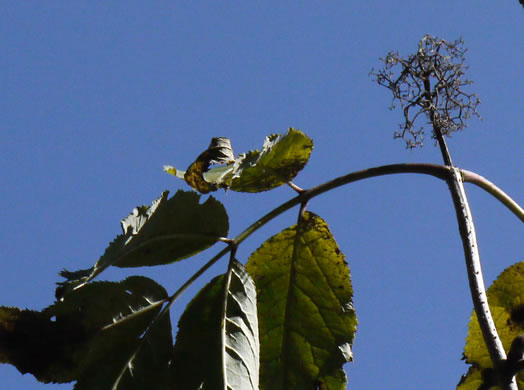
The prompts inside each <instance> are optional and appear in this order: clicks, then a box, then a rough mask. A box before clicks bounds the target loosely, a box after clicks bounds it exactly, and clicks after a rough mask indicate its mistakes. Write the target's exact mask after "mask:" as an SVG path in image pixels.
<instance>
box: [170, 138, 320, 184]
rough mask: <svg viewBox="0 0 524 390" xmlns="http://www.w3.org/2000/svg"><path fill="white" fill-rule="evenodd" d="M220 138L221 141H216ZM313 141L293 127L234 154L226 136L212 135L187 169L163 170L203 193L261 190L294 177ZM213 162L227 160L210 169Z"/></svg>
mask: <svg viewBox="0 0 524 390" xmlns="http://www.w3.org/2000/svg"><path fill="white" fill-rule="evenodd" d="M216 140H220V142H218V141H216ZM312 150H313V141H312V140H311V139H310V138H309V137H308V136H306V135H305V134H304V133H303V132H301V131H300V130H295V129H293V128H290V129H289V130H288V132H287V133H286V134H285V135H279V134H273V135H270V136H269V137H266V140H265V141H264V145H263V146H262V149H261V150H260V151H258V150H254V151H250V152H249V153H247V154H240V155H239V156H238V157H237V158H236V159H235V158H234V157H233V149H232V148H231V143H230V141H229V139H227V138H213V140H212V142H211V145H210V147H209V148H208V149H207V150H206V151H204V152H203V153H202V154H201V155H200V156H198V158H197V159H196V160H195V162H194V163H192V164H191V165H190V167H189V168H188V170H187V171H186V172H182V171H179V170H177V169H176V168H174V167H173V166H170V165H166V166H164V170H165V171H166V172H167V173H170V174H172V175H174V176H177V177H179V178H180V177H182V176H183V177H184V179H185V180H186V182H187V183H188V184H189V185H190V186H192V187H193V188H195V189H196V190H198V191H199V192H201V193H208V192H210V191H216V190H217V189H218V188H225V189H231V190H233V191H239V192H261V191H267V190H270V189H272V188H275V187H278V186H281V185H282V184H286V183H288V182H289V181H291V180H292V179H293V178H294V177H295V176H296V175H297V174H298V172H300V171H301V170H302V169H303V168H304V166H305V165H306V163H307V162H308V160H309V156H310V154H311V151H312ZM211 164H224V165H222V166H218V167H215V168H211V169H209V167H210V165H211Z"/></svg>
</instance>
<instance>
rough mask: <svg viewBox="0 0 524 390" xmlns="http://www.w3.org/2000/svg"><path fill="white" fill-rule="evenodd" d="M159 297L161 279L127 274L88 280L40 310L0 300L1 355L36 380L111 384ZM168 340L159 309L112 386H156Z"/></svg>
mask: <svg viewBox="0 0 524 390" xmlns="http://www.w3.org/2000/svg"><path fill="white" fill-rule="evenodd" d="M166 298H167V294H166V292H165V290H164V289H163V288H162V287H161V286H160V285H158V284H157V283H155V282H154V281H152V280H151V279H148V278H144V277H138V276H134V277H130V278H128V279H126V280H124V281H122V282H94V283H91V284H89V285H87V286H85V288H83V289H80V290H76V291H73V292H72V293H71V294H69V295H67V297H65V298H64V300H62V301H58V302H56V303H55V304H54V305H52V306H50V307H48V308H46V309H44V310H43V311H42V312H35V311H29V310H19V309H17V308H5V307H0V359H1V362H3V363H9V364H13V365H14V366H15V367H17V368H18V370H19V371H20V372H22V373H31V374H33V375H34V376H35V377H36V378H37V379H38V380H39V381H41V382H46V383H47V382H58V383H65V382H71V381H74V380H77V381H78V382H77V384H76V386H75V389H93V388H101V389H110V388H112V384H113V383H114V381H115V379H116V378H117V377H118V375H120V373H121V372H122V369H123V368H124V367H125V366H126V362H127V361H128V359H129V357H130V356H131V354H132V353H133V351H134V348H135V346H136V345H137V343H138V342H139V340H140V336H141V334H142V333H143V332H144V330H145V329H146V328H147V326H148V325H149V323H150V322H151V320H152V319H153V318H154V317H155V316H156V314H157V313H158V312H159V310H160V308H161V305H159V304H155V303H157V302H159V303H161V302H162V301H163V300H164V299H166ZM148 309H149V310H148ZM115 322H116V323H115ZM111 325H112V326H111ZM171 345H172V336H171V324H170V321H169V317H166V318H164V319H162V320H161V321H160V322H159V324H158V326H157V327H155V328H154V329H152V331H151V332H150V333H149V336H148V339H147V340H146V346H145V348H142V349H141V350H140V352H139V354H138V356H137V357H136V359H135V362H134V363H135V364H134V369H133V375H132V376H131V375H130V374H129V373H126V374H125V375H124V377H123V380H122V387H119V388H122V389H133V388H136V389H143V388H151V389H156V388H162V387H161V386H163V384H165V383H166V380H167V378H168V376H167V373H168V371H167V368H168V360H169V357H170V354H171ZM148 346H154V348H151V347H149V348H148ZM157 384H158V385H159V386H157ZM161 384H162V385H161Z"/></svg>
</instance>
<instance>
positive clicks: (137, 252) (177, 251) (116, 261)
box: [59, 191, 229, 295]
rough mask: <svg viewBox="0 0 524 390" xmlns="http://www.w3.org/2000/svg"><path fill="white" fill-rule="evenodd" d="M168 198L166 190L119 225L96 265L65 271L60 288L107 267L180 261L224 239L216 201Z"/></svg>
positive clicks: (185, 195)
mask: <svg viewBox="0 0 524 390" xmlns="http://www.w3.org/2000/svg"><path fill="white" fill-rule="evenodd" d="M167 196H168V191H165V192H164V193H162V196H161V197H159V198H158V199H156V200H155V201H153V203H152V204H151V206H149V207H146V206H140V207H137V208H135V209H134V210H133V212H132V213H131V214H130V215H129V216H128V217H126V218H125V219H123V220H122V221H121V226H122V230H123V234H121V235H119V236H118V237H116V239H115V240H114V241H113V242H112V243H111V244H110V245H109V246H108V247H107V249H106V250H105V253H104V254H103V255H102V257H100V259H99V260H98V261H97V262H96V264H95V265H94V267H93V268H92V269H90V270H84V271H78V272H76V273H74V272H68V271H63V272H62V273H61V275H62V276H63V277H65V278H67V279H68V281H67V282H65V283H62V285H67V284H68V283H69V282H71V281H73V282H74V283H73V285H74V284H75V281H76V284H77V285H78V284H79V283H82V284H85V283H87V282H89V281H90V280H92V279H93V278H94V277H96V276H97V275H98V274H100V273H101V272H102V271H104V270H105V269H106V268H107V267H109V266H111V265H114V266H117V267H141V266H154V265H162V264H168V263H172V262H175V261H179V260H182V259H185V258H187V257H190V256H193V255H194V254H196V253H198V252H200V251H203V250H204V249H206V248H209V247H210V246H211V245H213V244H214V243H215V242H217V240H218V239H219V238H220V237H225V236H227V233H228V230H229V222H228V217H227V213H226V211H225V209H224V206H222V204H221V203H220V202H219V201H217V200H216V199H215V198H213V197H209V198H208V199H207V200H206V201H205V202H204V203H203V204H200V203H199V199H200V195H198V194H197V193H196V192H192V191H191V192H186V191H178V192H177V193H176V194H175V195H174V196H173V197H172V198H171V199H168V198H167ZM75 278H80V279H75ZM66 287H67V286H66ZM63 288H64V287H61V289H63ZM59 295H61V294H59Z"/></svg>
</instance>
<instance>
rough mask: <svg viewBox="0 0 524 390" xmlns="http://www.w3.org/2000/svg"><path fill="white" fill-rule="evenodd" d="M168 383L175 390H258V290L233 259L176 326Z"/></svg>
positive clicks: (187, 309) (195, 299) (206, 287)
mask: <svg viewBox="0 0 524 390" xmlns="http://www.w3.org/2000/svg"><path fill="white" fill-rule="evenodd" d="M178 328H179V332H178V335H177V340H176V343H175V347H174V350H173V361H172V369H171V377H172V380H173V381H172V384H173V386H174V387H175V388H177V389H199V388H200V389H205V390H218V389H221V390H226V389H229V390H258V371H259V341H258V323H257V316H256V292H255V286H254V284H253V281H252V280H251V278H250V277H249V275H248V274H247V273H246V272H245V270H244V267H243V266H242V264H240V263H239V262H237V261H233V263H232V266H231V268H230V269H229V271H228V273H227V274H225V275H220V276H218V277H216V278H215V279H213V280H212V281H211V282H209V283H208V284H207V285H206V286H205V287H204V288H203V289H202V290H201V291H200V292H199V293H198V295H197V296H196V297H195V298H194V299H193V300H192V301H191V303H190V304H189V305H188V306H187V308H186V310H185V312H184V314H183V315H182V317H181V318H180V321H179V324H178Z"/></svg>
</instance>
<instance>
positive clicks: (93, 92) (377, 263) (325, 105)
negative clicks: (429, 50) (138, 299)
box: [0, 0, 524, 390]
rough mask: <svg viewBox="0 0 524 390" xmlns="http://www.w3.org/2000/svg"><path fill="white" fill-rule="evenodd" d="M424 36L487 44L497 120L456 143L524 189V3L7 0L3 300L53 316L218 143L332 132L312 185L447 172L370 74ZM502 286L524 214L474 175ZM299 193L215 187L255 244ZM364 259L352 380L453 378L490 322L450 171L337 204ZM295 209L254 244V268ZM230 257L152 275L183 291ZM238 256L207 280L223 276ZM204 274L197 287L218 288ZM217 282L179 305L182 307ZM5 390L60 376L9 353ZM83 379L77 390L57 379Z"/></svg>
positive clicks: (474, 201) (484, 68)
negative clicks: (483, 312) (268, 218)
mask: <svg viewBox="0 0 524 390" xmlns="http://www.w3.org/2000/svg"><path fill="white" fill-rule="evenodd" d="M424 34H433V35H437V36H439V37H442V38H445V39H448V40H454V39H456V38H458V37H461V36H462V37H463V39H464V41H465V44H466V46H467V47H468V48H469V52H468V54H467V63H468V65H470V70H469V77H470V78H471V79H473V80H474V81H475V84H474V86H473V88H474V90H475V91H476V92H477V93H478V94H479V96H480V98H481V100H482V105H481V106H480V107H479V111H480V113H481V115H482V116H483V118H484V119H483V120H482V121H478V120H472V121H471V123H470V127H469V128H467V129H466V130H465V131H464V132H463V133H460V134H456V135H455V136H454V137H453V138H452V139H451V140H450V141H449V147H450V149H451V152H452V155H453V159H454V162H455V164H457V165H458V166H460V167H462V168H466V169H469V170H473V171H476V172H478V173H479V174H481V175H484V176H486V177H487V178H489V179H490V180H491V181H493V182H495V183H496V184H498V185H499V186H500V187H502V188H503V189H504V190H505V191H506V192H507V193H508V194H510V195H512V196H513V197H514V198H515V199H516V200H517V201H519V202H520V203H521V204H522V203H523V202H524V184H523V183H524V180H523V176H524V169H523V165H524V164H523V163H524V158H523V153H522V151H523V149H524V141H523V137H522V123H523V119H524V111H523V106H524V104H523V98H522V93H523V88H524V73H523V72H522V70H523V64H524V54H523V53H524V10H523V9H522V6H521V5H520V4H519V3H518V1H517V0H506V1H472V0H466V1H451V0H442V1H438V2H436V1H427V0H420V1H416V2H415V1H412V2H411V1H395V2H390V1H379V2H356V1H351V2H349V1H323V2H321V1H301V2H286V1H266V2H245V1H225V2H212V1H197V2H191V1H150V2H137V1H129V2H127V1H126V2H124V1H113V2H102V1H48V2H43V1H24V2H20V1H16V2H15V1H3V2H1V12H0V36H1V37H2V39H1V40H0V53H1V57H2V59H1V62H0V64H1V65H0V69H1V71H0V118H1V120H0V129H1V139H2V141H1V143H0V164H1V165H0V168H1V169H0V175H1V176H0V179H1V182H2V184H3V190H2V191H1V195H0V199H1V201H0V261H1V272H0V275H1V276H0V297H1V300H0V305H7V306H18V307H22V308H26V307H27V308H33V309H42V308H44V307H45V306H47V305H49V304H51V303H52V301H53V297H54V287H55V286H54V283H55V282H56V281H58V280H60V279H59V278H58V276H57V272H58V271H60V270H61V269H62V268H64V267H65V268H68V269H71V270H75V269H80V268H87V267H89V266H91V265H92V264H93V263H94V262H95V261H96V260H97V258H98V257H99V256H100V255H101V254H102V253H103V251H104V249H105V247H106V245H107V244H108V243H109V242H110V241H111V240H112V239H113V238H114V236H115V235H117V234H119V233H120V225H119V221H120V219H121V218H123V217H125V216H127V214H128V213H129V212H130V211H131V210H132V209H133V208H134V207H135V206H136V205H138V204H144V203H146V204H148V203H150V202H151V201H152V200H153V199H154V198H155V197H157V196H159V195H160V193H161V192H162V191H163V190H165V189H169V190H171V191H173V192H174V191H176V189H178V188H183V189H188V187H187V186H186V185H185V183H183V182H182V181H180V180H177V179H175V178H173V177H171V176H168V175H166V174H164V173H163V172H162V166H163V165H164V164H172V165H175V166H177V167H180V168H186V167H187V165H189V164H190V163H191V162H192V161H193V159H194V158H195V157H196V156H197V155H198V154H199V153H200V152H201V151H202V150H203V149H204V148H206V147H207V145H208V143H209V141H210V139H211V137H214V136H226V137H229V138H231V139H232V142H233V147H234V149H235V151H236V153H241V152H246V151H248V150H249V149H254V148H259V147H260V146H261V145H262V142H263V140H264V137H265V136H266V135H268V134H269V133H272V132H285V131H286V129H287V128H288V127H289V126H293V127H295V128H300V129H302V130H303V131H304V132H306V133H307V134H308V135H309V136H310V137H312V138H313V140H314V142H315V149H314V151H313V154H312V156H311V159H310V162H309V163H308V165H307V166H306V168H305V169H304V170H303V172H302V173H301V174H300V175H299V176H298V177H297V179H296V180H295V182H296V183H297V184H298V185H300V186H302V187H311V186H314V185H317V184H320V183H322V182H324V181H326V180H328V179H331V178H334V177H336V176H338V175H341V174H344V173H348V172H351V171H354V170H358V169H362V168H366V167H371V166H377V165H382V164H390V163H399V162H432V163H440V162H441V160H440V154H439V151H438V149H437V148H435V147H434V146H433V143H432V141H431V140H429V139H428V140H427V142H426V146H425V147H424V148H423V149H418V150H415V151H407V150H405V149H404V145H403V143H402V142H401V141H398V140H397V141H394V140H393V139H392V134H393V131H394V130H395V129H396V126H397V123H398V122H399V121H400V113H399V112H397V111H393V112H390V111H389V110H388V105H389V103H390V96H389V94H388V91H386V90H385V89H384V88H381V87H379V86H377V85H375V84H373V83H372V82H371V81H370V79H369V77H368V72H369V71H370V69H371V68H372V67H373V66H375V67H376V66H378V65H379V62H378V57H380V56H383V55H385V54H386V53H387V52H388V51H389V50H392V49H393V50H398V51H399V52H400V53H401V54H403V55H406V54H409V53H411V52H413V51H414V50H416V48H417V42H418V40H419V39H420V38H421V37H422V36H423V35H424ZM467 190H468V195H469V196H470V201H471V206H472V211H473V214H474V218H475V221H476V223H477V229H478V232H477V234H478V238H479V242H480V251H481V257H482V260H483V266H484V270H485V278H486V281H487V283H488V284H489V283H491V281H492V280H493V279H494V278H495V277H496V276H497V275H498V274H499V273H500V272H501V271H502V270H503V269H504V268H506V267H508V266H509V265H511V264H513V263H515V262H517V261H519V260H523V257H522V254H523V252H524V251H523V250H524V242H523V240H522V237H523V226H522V223H521V222H520V221H519V220H518V219H517V218H516V217H515V216H513V215H512V214H511V213H510V212H509V211H507V210H506V209H505V208H504V207H503V206H501V205H500V204H499V203H497V202H496V201H494V200H493V199H492V198H490V196H488V195H487V194H485V193H483V192H482V191H480V190H479V189H477V188H474V187H472V186H470V185H468V186H467ZM292 196H294V193H293V192H292V191H291V190H290V189H289V188H287V187H286V188H281V189H278V190H275V191H272V192H271V193H267V194H259V195H250V194H237V193H232V192H229V193H227V194H224V193H223V192H220V193H216V197H217V198H218V199H219V200H221V201H222V202H223V203H224V204H225V206H226V208H227V210H228V212H229V215H230V225H231V229H230V235H231V236H235V235H236V234H238V233H239V232H240V231H242V230H243V229H244V228H245V227H246V226H247V225H248V224H250V223H251V222H252V221H254V220H255V219H256V218H258V217H260V216H262V215H263V214H265V213H266V212H267V211H269V210H270V209H272V208H273V207H275V206H276V205H278V204H280V203H281V202H283V201H285V200H287V199H288V198H290V197H292ZM309 209H310V210H311V211H314V212H315V213H317V214H319V215H320V216H322V217H323V218H324V219H326V221H327V222H328V223H329V225H330V227H331V229H332V231H333V233H334V235H335V237H336V239H337V241H338V243H339V244H340V246H341V249H342V250H343V252H344V253H345V254H346V256H347V260H348V262H349V264H350V267H351V271H352V279H353V283H354V288H355V306H356V309H357V314H358V316H359V319H360V326H359V329H358V333H357V336H356V340H355V345H354V354H355V362H354V363H351V364H348V365H347V366H346V368H347V372H348V376H349V386H348V388H350V389H366V390H375V389H377V390H378V389H381V390H382V389H384V388H387V389H420V388H425V389H428V390H441V389H449V388H454V386H455V384H456V383H457V382H458V380H459V378H460V375H461V374H462V373H464V372H465V371H466V365H465V364H464V363H463V362H461V360H460V358H461V353H462V349H463V345H464V343H463V341H464V338H465V336H466V330H467V323H468V320H469V316H470V313H471V308H472V305H471V298H470V296H469V290H468V287H467V281H466V273H465V267H464V260H463V252H462V246H461V242H460V240H459V236H458V229H457V224H456V220H455V214H454V211H453V208H452V203H451V200H450V196H449V194H448V192H447V189H446V186H445V184H444V183H442V182H440V181H438V180H436V179H433V178H429V177H421V176H407V175H404V176H399V175H397V176H390V177H383V178H378V179H373V180H369V181H366V182H359V183H356V184H353V185H350V186H346V187H344V188H343V189H338V190H336V191H333V192H332V193H329V194H327V195H325V196H323V197H320V198H317V199H315V200H314V201H312V202H311V203H310V205H309ZM295 220H296V210H295V211H291V212H289V213H287V214H285V215H284V216H282V217H281V218H280V219H278V220H277V221H275V222H273V223H271V224H269V225H268V226H266V227H265V228H264V229H262V230H261V231H260V232H259V233H258V234H256V235H254V236H252V237H251V238H250V239H249V240H247V241H246V242H245V243H244V244H243V245H242V246H241V248H240V250H239V252H238V258H239V259H240V260H242V261H245V260H246V259H247V257H248V256H249V254H250V253H251V252H252V251H253V250H254V249H255V248H256V247H257V246H258V245H260V244H261V243H262V242H263V241H264V240H265V239H266V238H267V237H269V236H270V235H273V234H276V233H277V232H279V231H280V230H281V229H282V228H284V227H286V226H289V225H291V224H293V223H294V221H295ZM217 250H218V249H217V248H212V249H210V250H208V251H206V252H204V253H203V254H201V255H199V256H197V257H195V258H193V259H191V260H186V261H184V262H182V263H177V264H173V265H170V266H165V267H159V268H155V269H132V270H119V269H116V270H111V271H108V272H107V273H105V274H102V275H101V277H100V279H106V278H109V279H112V280H120V279H122V278H124V277H125V276H127V275H131V274H137V273H138V274H146V275H149V276H151V277H153V278H155V279H156V280H158V281H159V282H160V283H162V284H163V285H164V286H165V287H166V289H167V290H168V291H169V292H173V291H174V290H176V288H177V287H178V286H179V285H180V283H181V282H182V281H183V280H184V279H185V277H186V276H189V275H190V273H191V272H194V271H195V270H196V269H198V268H199V267H200V266H201V265H202V264H204V262H206V261H207V260H208V259H209V258H210V257H211V256H212V255H213V254H214V253H216V252H217ZM224 266H225V263H224V261H222V262H220V263H219V264H218V265H216V266H215V267H214V268H213V269H212V270H210V271H209V272H208V273H206V274H205V275H204V277H203V280H202V283H204V282H206V281H208V280H209V279H210V278H211V277H212V276H213V275H215V274H216V273H220V272H223V270H224ZM201 285H202V284H200V285H199V286H201ZM196 291H198V287H195V288H193V289H191V290H190V291H188V292H187V293H186V294H185V295H184V296H183V299H181V300H180V302H179V303H177V304H176V305H175V313H174V317H173V319H174V320H176V317H177V315H179V314H180V310H181V309H182V308H183V307H184V305H185V303H186V302H187V301H188V300H189V299H190V298H191V297H192V295H193V294H194V293H195V292H196ZM0 378H1V384H0V387H1V388H2V390H12V389H25V390H32V389H43V388H45V385H43V384H40V383H38V382H36V381H35V380H34V378H33V377H32V376H31V375H25V376H22V375H20V374H19V372H18V371H17V370H16V369H15V368H13V367H12V366H8V365H0ZM47 388H49V389H55V388H56V389H70V388H72V385H71V384H66V385H49V386H47Z"/></svg>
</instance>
